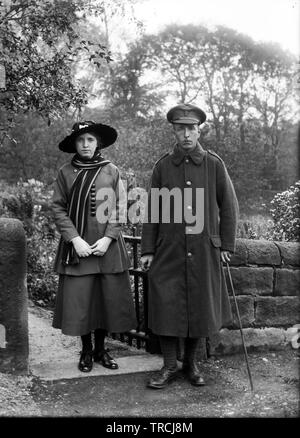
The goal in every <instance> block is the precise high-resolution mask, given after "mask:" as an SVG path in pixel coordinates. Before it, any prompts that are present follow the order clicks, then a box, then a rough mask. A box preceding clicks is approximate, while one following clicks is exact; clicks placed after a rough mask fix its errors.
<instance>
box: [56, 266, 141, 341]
mask: <svg viewBox="0 0 300 438" xmlns="http://www.w3.org/2000/svg"><path fill="white" fill-rule="evenodd" d="M53 327H54V328H59V329H61V331H62V333H64V334H65V335H71V336H81V335H84V334H87V333H89V332H91V331H92V330H95V329H97V328H101V329H104V330H107V331H108V332H110V333H123V332H126V331H128V330H131V329H135V328H136V318H135V311H134V305H133V299H132V294H131V288H130V280H129V274H128V271H124V272H120V273H117V274H92V275H83V276H70V275H60V277H59V285H58V292H57V296H56V305H55V310H54V316H53Z"/></svg>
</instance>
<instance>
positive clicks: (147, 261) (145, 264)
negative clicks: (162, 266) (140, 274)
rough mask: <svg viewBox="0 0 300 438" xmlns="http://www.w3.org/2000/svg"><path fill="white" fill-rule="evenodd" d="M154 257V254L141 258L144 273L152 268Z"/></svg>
mask: <svg viewBox="0 0 300 438" xmlns="http://www.w3.org/2000/svg"><path fill="white" fill-rule="evenodd" d="M153 257H154V256H153V254H145V255H143V256H142V257H141V265H142V269H143V271H147V270H148V269H149V268H150V266H151V263H152V260H153Z"/></svg>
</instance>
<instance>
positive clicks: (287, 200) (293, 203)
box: [270, 181, 300, 242]
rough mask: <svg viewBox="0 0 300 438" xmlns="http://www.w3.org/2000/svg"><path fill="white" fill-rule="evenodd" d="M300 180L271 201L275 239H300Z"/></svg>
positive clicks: (272, 235) (272, 233)
mask: <svg viewBox="0 0 300 438" xmlns="http://www.w3.org/2000/svg"><path fill="white" fill-rule="evenodd" d="M299 201H300V181H297V182H296V183H295V184H294V185H292V186H291V187H289V189H288V190H285V191H284V192H281V193H277V195H275V196H274V198H273V199H272V201H271V206H272V208H271V210H270V213H271V215H272V218H273V221H274V226H273V229H272V231H271V238H272V239H274V240H286V241H298V242H299V237H300V217H299V213H300V209H299V205H300V204H299Z"/></svg>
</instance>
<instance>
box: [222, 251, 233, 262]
mask: <svg viewBox="0 0 300 438" xmlns="http://www.w3.org/2000/svg"><path fill="white" fill-rule="evenodd" d="M230 258H231V254H230V252H229V251H221V259H222V262H223V263H229V262H230Z"/></svg>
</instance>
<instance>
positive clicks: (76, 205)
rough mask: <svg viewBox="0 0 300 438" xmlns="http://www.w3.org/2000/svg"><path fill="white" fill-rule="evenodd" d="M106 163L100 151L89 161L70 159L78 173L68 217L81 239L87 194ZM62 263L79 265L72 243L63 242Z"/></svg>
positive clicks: (70, 195)
mask: <svg viewBox="0 0 300 438" xmlns="http://www.w3.org/2000/svg"><path fill="white" fill-rule="evenodd" d="M108 163H110V161H109V160H105V159H104V158H103V157H102V156H101V153H100V150H99V151H97V152H96V153H95V155H94V156H93V158H91V159H89V160H83V159H81V157H80V156H79V155H78V154H76V155H74V157H73V159H72V164H73V166H75V167H77V168H78V169H79V172H78V173H77V176H76V178H75V180H74V182H73V184H72V187H71V191H70V194H69V202H68V204H69V206H68V216H69V217H70V219H71V221H72V222H73V224H74V226H75V228H76V230H77V231H78V234H79V235H80V236H81V237H82V236H83V235H84V231H85V227H86V223H87V218H88V202H87V201H88V197H89V192H90V190H91V187H92V185H93V184H94V182H95V180H96V178H97V176H98V175H99V173H100V172H101V169H102V168H103V167H104V166H105V165H106V164H108ZM62 263H63V265H77V264H78V263H79V257H78V255H77V254H76V251H75V249H74V246H73V244H72V242H63V250H62Z"/></svg>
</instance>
